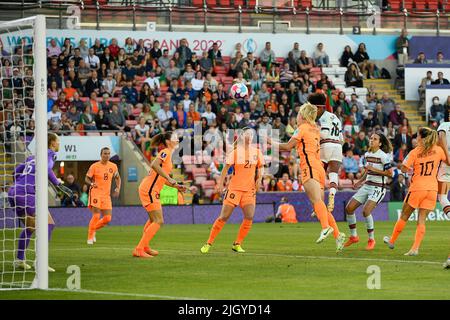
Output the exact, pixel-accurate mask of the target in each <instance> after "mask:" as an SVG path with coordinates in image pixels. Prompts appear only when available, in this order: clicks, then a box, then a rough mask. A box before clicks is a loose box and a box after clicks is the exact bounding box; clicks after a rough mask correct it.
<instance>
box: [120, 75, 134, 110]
mask: <svg viewBox="0 0 450 320" xmlns="http://www.w3.org/2000/svg"><path fill="white" fill-rule="evenodd" d="M122 95H123V96H125V98H126V101H127V103H131V104H132V105H135V104H136V103H137V102H138V92H137V90H136V88H135V87H133V82H132V81H131V80H128V81H127V85H126V86H125V87H123V88H122Z"/></svg>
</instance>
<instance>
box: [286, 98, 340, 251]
mask: <svg viewBox="0 0 450 320" xmlns="http://www.w3.org/2000/svg"><path fill="white" fill-rule="evenodd" d="M316 118H317V107H316V106H315V105H313V104H310V103H305V104H304V105H302V106H301V107H300V112H299V113H298V116H297V126H298V128H297V130H296V132H295V133H294V135H293V136H292V138H291V139H290V140H289V142H287V143H280V144H279V148H280V151H282V150H286V151H289V150H291V149H292V148H294V147H297V152H298V155H299V156H300V170H301V172H302V183H303V187H304V188H305V191H306V194H307V196H308V198H309V200H310V201H311V204H312V206H313V208H314V212H315V213H316V215H317V218H318V219H319V221H320V224H321V226H322V231H321V232H320V236H319V238H318V239H317V241H316V243H321V242H322V241H323V240H325V239H326V238H327V237H328V236H329V235H330V234H331V233H333V235H334V237H335V239H336V252H339V251H341V250H342V249H343V247H344V242H345V234H343V233H340V232H339V229H338V226H337V224H336V221H335V220H334V217H333V215H332V214H331V213H330V212H329V211H328V209H327V206H326V205H325V202H324V201H323V199H324V188H325V170H324V168H323V166H322V161H321V160H320V129H319V128H318V126H317V124H316Z"/></svg>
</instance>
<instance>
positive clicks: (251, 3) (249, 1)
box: [247, 0, 256, 8]
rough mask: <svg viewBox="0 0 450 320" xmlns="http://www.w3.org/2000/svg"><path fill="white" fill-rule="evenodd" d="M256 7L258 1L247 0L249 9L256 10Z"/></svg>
mask: <svg viewBox="0 0 450 320" xmlns="http://www.w3.org/2000/svg"><path fill="white" fill-rule="evenodd" d="M255 6H256V0H247V7H249V8H254V7H255Z"/></svg>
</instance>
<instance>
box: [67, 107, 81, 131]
mask: <svg viewBox="0 0 450 320" xmlns="http://www.w3.org/2000/svg"><path fill="white" fill-rule="evenodd" d="M67 118H68V119H69V120H70V121H71V122H72V124H73V125H75V126H76V125H77V123H78V122H79V121H80V111H78V110H77V107H76V106H74V105H71V106H70V109H69V112H67Z"/></svg>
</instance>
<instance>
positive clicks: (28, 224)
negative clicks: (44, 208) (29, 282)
mask: <svg viewBox="0 0 450 320" xmlns="http://www.w3.org/2000/svg"><path fill="white" fill-rule="evenodd" d="M47 140H48V179H49V180H50V182H51V183H52V184H53V185H55V186H56V187H57V188H58V189H59V190H60V191H62V192H63V193H65V194H66V195H67V196H68V197H72V196H73V194H72V191H71V190H70V189H68V188H66V187H65V186H64V185H63V184H62V183H61V181H59V180H58V179H57V178H56V176H55V173H54V172H53V165H54V163H55V160H56V153H57V152H58V150H59V138H58V136H57V135H56V134H54V133H49V134H48V135H47ZM35 174H36V160H35V156H30V157H28V158H27V159H26V161H25V163H22V164H20V165H19V166H17V168H16V169H15V171H14V179H15V181H14V184H13V186H12V187H11V188H10V189H9V191H8V201H9V203H10V205H11V207H13V208H14V209H15V211H16V217H18V218H19V221H20V222H21V223H22V224H23V225H24V226H25V229H24V230H23V231H22V232H21V233H20V236H19V244H18V250H17V260H16V261H15V262H14V265H15V267H16V268H20V269H23V270H29V269H31V266H29V265H28V264H27V263H26V261H25V251H26V249H27V248H28V245H29V243H30V240H31V236H32V235H33V232H34V230H35V213H36V206H35V199H36V182H35ZM45 192H47V191H45ZM54 228H55V222H54V221H53V218H52V216H51V215H50V212H49V213H48V240H49V241H50V238H51V234H52V232H53V229H54ZM48 271H50V272H55V270H54V269H53V268H51V267H49V268H48Z"/></svg>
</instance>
